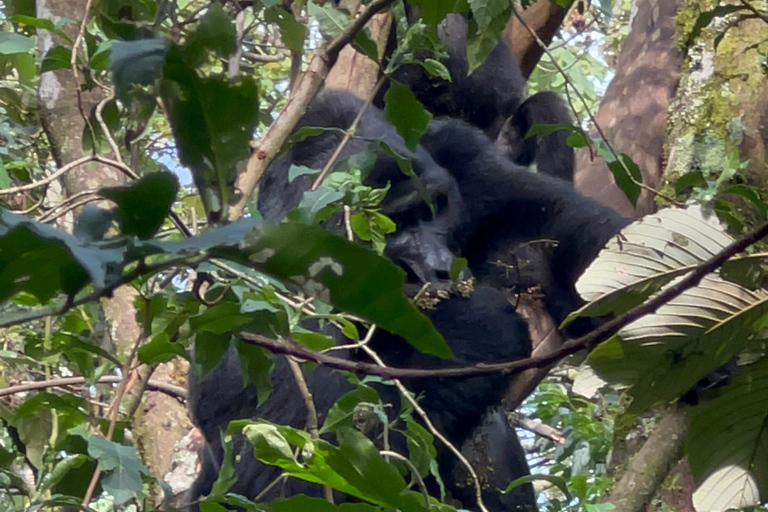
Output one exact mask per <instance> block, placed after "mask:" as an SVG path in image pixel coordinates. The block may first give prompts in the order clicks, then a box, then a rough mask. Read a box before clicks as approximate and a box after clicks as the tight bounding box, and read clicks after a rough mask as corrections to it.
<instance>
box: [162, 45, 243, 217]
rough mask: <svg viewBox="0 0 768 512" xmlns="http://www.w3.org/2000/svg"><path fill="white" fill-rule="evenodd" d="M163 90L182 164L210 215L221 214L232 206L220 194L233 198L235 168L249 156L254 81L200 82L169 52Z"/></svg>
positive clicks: (218, 79)
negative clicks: (187, 168) (231, 194)
mask: <svg viewBox="0 0 768 512" xmlns="http://www.w3.org/2000/svg"><path fill="white" fill-rule="evenodd" d="M160 89H161V93H162V96H163V100H164V103H165V105H166V107H167V111H168V119H169V121H170V123H171V128H172V129H173V135H174V138H175V140H176V145H177V148H178V151H179V158H180V160H181V163H182V164H184V165H186V166H187V167H189V169H190V170H191V171H192V177H193V178H194V181H195V184H196V185H197V187H198V189H199V190H200V192H201V196H202V198H203V201H204V203H205V205H206V208H207V211H208V212H211V211H220V210H221V209H222V208H223V205H225V204H228V203H229V197H222V194H225V195H226V194H228V193H230V187H231V186H232V185H233V184H234V182H235V178H236V177H237V168H236V165H237V163H238V162H240V161H242V160H245V159H246V158H248V156H249V155H250V147H249V143H250V141H251V138H252V137H253V131H254V128H255V126H256V122H257V120H258V117H257V113H258V94H257V87H256V82H255V81H254V80H253V79H252V78H250V77H245V78H243V79H242V80H241V81H239V82H236V83H232V82H230V81H229V80H228V79H226V78H223V77H211V78H200V77H199V76H198V75H197V72H196V71H195V69H193V68H192V67H190V66H189V65H188V64H186V62H185V61H184V59H183V57H182V55H181V52H180V51H179V50H178V49H177V48H171V50H169V51H168V54H167V55H166V58H165V63H164V65H163V79H162V81H161V87H160ZM216 201H219V202H220V204H213V203H215V202H216Z"/></svg>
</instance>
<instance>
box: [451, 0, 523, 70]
mask: <svg viewBox="0 0 768 512" xmlns="http://www.w3.org/2000/svg"><path fill="white" fill-rule="evenodd" d="M511 14H512V9H511V8H509V6H507V9H506V10H505V11H504V12H503V13H502V14H500V15H497V16H493V17H492V18H488V17H485V18H484V23H483V24H484V25H485V27H484V28H483V29H480V28H478V22H477V21H476V20H474V19H473V20H470V22H469V27H468V28H467V61H468V62H469V74H470V75H471V74H472V72H473V71H474V70H475V69H477V68H478V67H479V66H480V65H481V64H483V62H485V60H486V59H487V58H488V56H489V55H490V54H491V52H492V51H493V49H494V48H496V45H497V44H498V42H499V38H500V37H501V33H502V32H503V31H504V29H505V28H506V26H507V21H508V20H509V16H510V15H511ZM460 78H461V79H463V77H460Z"/></svg>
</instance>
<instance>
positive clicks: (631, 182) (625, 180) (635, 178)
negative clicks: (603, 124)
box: [597, 139, 643, 206]
mask: <svg viewBox="0 0 768 512" xmlns="http://www.w3.org/2000/svg"><path fill="white" fill-rule="evenodd" d="M597 152H598V154H599V155H600V156H602V157H603V158H605V163H606V164H607V165H608V169H609V170H610V171H611V174H613V178H614V180H615V181H616V186H618V187H619V189H621V191H622V192H624V195H625V196H627V199H629V202H630V203H632V206H635V205H637V198H638V197H639V196H640V190H641V188H640V184H641V183H642V182H643V175H642V173H641V172H640V167H638V166H637V164H636V163H635V162H634V160H632V158H630V157H629V155H627V154H625V153H619V154H618V156H619V158H618V159H617V158H616V157H615V156H614V153H613V151H611V148H610V146H608V144H606V142H605V141H604V140H602V139H600V140H598V142H597Z"/></svg>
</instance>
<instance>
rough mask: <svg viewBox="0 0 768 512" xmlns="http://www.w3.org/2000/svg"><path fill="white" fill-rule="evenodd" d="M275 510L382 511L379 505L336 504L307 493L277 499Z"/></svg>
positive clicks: (292, 511)
mask: <svg viewBox="0 0 768 512" xmlns="http://www.w3.org/2000/svg"><path fill="white" fill-rule="evenodd" d="M271 507H272V510H273V511H274V512H309V511H311V512H380V511H381V509H380V508H379V507H375V506H373V505H369V504H367V503H342V504H341V505H334V504H333V503H329V502H328V501H326V500H324V499H322V498H310V497H309V496H307V495H305V494H300V495H298V496H293V497H291V498H287V499H282V500H275V501H274V502H272V503H271Z"/></svg>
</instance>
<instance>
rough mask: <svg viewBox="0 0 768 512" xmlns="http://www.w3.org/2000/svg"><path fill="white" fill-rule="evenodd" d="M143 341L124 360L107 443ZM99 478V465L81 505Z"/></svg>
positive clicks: (114, 399) (113, 403)
mask: <svg viewBox="0 0 768 512" xmlns="http://www.w3.org/2000/svg"><path fill="white" fill-rule="evenodd" d="M145 323H146V322H145ZM144 332H147V329H145V331H144ZM143 340H144V336H139V337H137V338H136V342H135V343H134V344H133V348H131V353H130V354H128V357H127V358H126V360H125V364H124V365H123V368H122V371H123V375H122V378H121V380H120V384H119V385H118V386H117V391H115V395H114V396H113V397H112V406H111V407H110V410H109V428H108V429H107V435H106V436H104V438H105V439H106V440H107V441H111V440H112V436H113V435H114V434H115V426H116V425H117V416H118V414H120V403H121V402H122V401H123V396H125V392H126V391H127V390H128V383H129V382H130V381H131V380H132V375H133V362H134V360H135V359H136V354H137V353H138V352H139V347H140V346H141V342H142V341H143ZM140 399H141V398H140V397H139V400H140ZM100 477H101V464H97V465H96V469H94V470H93V475H92V476H91V481H90V483H89V484H88V489H87V490H86V491H85V495H84V496H83V502H82V503H83V505H88V504H89V503H90V502H91V499H93V493H94V492H96V486H97V485H98V483H99V478H100Z"/></svg>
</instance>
